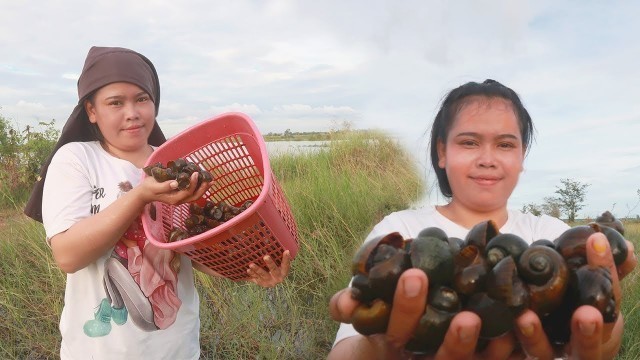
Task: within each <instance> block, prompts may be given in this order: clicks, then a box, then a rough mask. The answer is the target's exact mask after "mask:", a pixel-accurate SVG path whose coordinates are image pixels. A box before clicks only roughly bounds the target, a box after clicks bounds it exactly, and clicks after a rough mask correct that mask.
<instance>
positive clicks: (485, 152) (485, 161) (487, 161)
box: [477, 146, 496, 168]
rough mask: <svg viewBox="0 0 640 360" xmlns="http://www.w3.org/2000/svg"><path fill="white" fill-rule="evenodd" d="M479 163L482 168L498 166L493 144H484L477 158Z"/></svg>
mask: <svg viewBox="0 0 640 360" xmlns="http://www.w3.org/2000/svg"><path fill="white" fill-rule="evenodd" d="M477 165H478V167H481V168H492V167H495V166H496V154H495V149H494V148H492V147H491V146H483V147H482V148H481V149H480V151H479V153H478V158H477Z"/></svg>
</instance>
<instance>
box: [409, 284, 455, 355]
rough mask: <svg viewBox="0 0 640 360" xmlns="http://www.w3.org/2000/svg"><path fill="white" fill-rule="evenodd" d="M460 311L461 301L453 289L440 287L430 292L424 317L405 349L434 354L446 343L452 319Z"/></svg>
mask: <svg viewBox="0 0 640 360" xmlns="http://www.w3.org/2000/svg"><path fill="white" fill-rule="evenodd" d="M459 311H460V299H459V298H458V294H456V292H455V291H454V290H453V289H450V288H448V287H444V286H442V287H439V288H435V289H433V290H431V291H429V300H428V304H427V307H426V309H425V313H424V315H422V317H421V318H420V321H419V322H418V326H417V328H416V330H415V331H414V333H413V338H412V339H411V340H410V341H409V342H408V343H407V344H406V345H405V349H407V350H409V351H413V352H416V353H425V354H430V353H434V352H435V351H437V350H438V348H439V347H440V344H442V342H443V341H444V336H445V334H446V333H447V330H448V329H449V324H451V319H453V317H454V316H455V314H457V313H458V312H459Z"/></svg>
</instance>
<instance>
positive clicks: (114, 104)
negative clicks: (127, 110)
mask: <svg viewBox="0 0 640 360" xmlns="http://www.w3.org/2000/svg"><path fill="white" fill-rule="evenodd" d="M108 104H109V105H111V106H119V105H122V101H120V100H111V101H109V103H108Z"/></svg>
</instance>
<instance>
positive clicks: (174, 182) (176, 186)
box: [169, 181, 178, 189]
mask: <svg viewBox="0 0 640 360" xmlns="http://www.w3.org/2000/svg"><path fill="white" fill-rule="evenodd" d="M169 186H171V188H172V189H177V188H178V182H177V181H172V182H171V183H169Z"/></svg>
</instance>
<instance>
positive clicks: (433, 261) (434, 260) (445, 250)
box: [410, 232, 455, 287]
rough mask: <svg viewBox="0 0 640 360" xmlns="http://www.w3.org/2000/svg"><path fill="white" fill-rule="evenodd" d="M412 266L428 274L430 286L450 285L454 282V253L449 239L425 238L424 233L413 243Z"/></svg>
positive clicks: (411, 252)
mask: <svg viewBox="0 0 640 360" xmlns="http://www.w3.org/2000/svg"><path fill="white" fill-rule="evenodd" d="M410 256H411V265H412V266H413V267H414V268H418V269H420V270H422V271H424V272H425V273H426V274H427V277H428V279H429V286H430V287H435V286H439V285H447V284H450V283H451V281H452V280H453V274H454V270H455V268H454V264H453V252H452V250H451V247H450V246H449V242H448V240H447V238H445V240H442V239H440V238H436V237H432V236H425V234H423V233H422V232H421V233H420V234H418V237H417V238H415V239H413V241H412V242H411V251H410Z"/></svg>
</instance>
